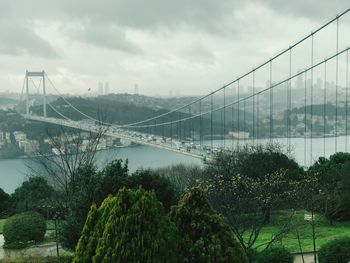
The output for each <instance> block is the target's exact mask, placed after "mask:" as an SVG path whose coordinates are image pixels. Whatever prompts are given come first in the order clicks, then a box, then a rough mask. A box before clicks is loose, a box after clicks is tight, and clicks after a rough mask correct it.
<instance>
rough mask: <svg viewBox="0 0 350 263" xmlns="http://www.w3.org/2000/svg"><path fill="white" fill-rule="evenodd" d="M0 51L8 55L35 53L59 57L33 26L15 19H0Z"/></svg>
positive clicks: (41, 55) (35, 54)
mask: <svg viewBox="0 0 350 263" xmlns="http://www.w3.org/2000/svg"><path fill="white" fill-rule="evenodd" d="M0 35H1V39H2V40H1V42H0V53H2V54H6V55H16V56H18V55H23V54H28V55H34V56H39V57H45V58H57V57H59V56H58V53H57V52H56V51H55V50H54V48H53V47H52V46H51V45H50V43H49V42H47V41H46V40H45V39H43V38H41V37H40V36H38V35H37V34H36V33H35V32H34V30H33V28H31V27H29V26H28V27H27V26H24V25H21V24H17V23H16V22H15V21H9V22H4V21H0Z"/></svg>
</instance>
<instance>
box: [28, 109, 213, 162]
mask: <svg viewBox="0 0 350 263" xmlns="http://www.w3.org/2000/svg"><path fill="white" fill-rule="evenodd" d="M22 116H23V117H24V118H25V119H27V120H31V121H40V122H45V123H51V124H56V125H61V126H65V127H70V128H77V129H80V130H84V131H89V132H94V133H97V132H99V131H101V128H102V129H104V128H106V131H105V135H106V136H110V137H114V138H120V139H125V140H130V141H131V142H134V143H138V144H142V145H148V146H152V147H156V148H160V149H165V150H169V151H172V152H176V153H180V154H184V155H188V156H191V157H194V158H199V159H204V158H207V159H208V158H210V156H211V154H212V152H214V151H218V150H219V148H214V149H211V147H208V146H201V145H199V144H194V143H191V142H181V141H179V140H176V139H171V138H163V137H161V136H157V135H150V134H146V133H141V132H135V131H131V130H127V129H121V128H119V127H115V126H98V125H95V124H90V123H86V122H84V121H73V120H64V119H57V118H51V117H41V116H35V115H28V114H22Z"/></svg>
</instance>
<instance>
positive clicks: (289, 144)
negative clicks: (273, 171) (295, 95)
mask: <svg viewBox="0 0 350 263" xmlns="http://www.w3.org/2000/svg"><path fill="white" fill-rule="evenodd" d="M287 105H288V115H287V117H288V152H289V153H290V151H291V142H290V140H291V129H292V127H291V114H292V48H290V49H289V82H288V103H287Z"/></svg>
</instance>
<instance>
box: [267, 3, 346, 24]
mask: <svg viewBox="0 0 350 263" xmlns="http://www.w3.org/2000/svg"><path fill="white" fill-rule="evenodd" d="M263 2H264V3H266V4H268V5H269V6H270V8H272V9H274V10H276V11H278V12H281V11H282V12H283V13H284V14H292V15H293V16H297V17H306V18H309V19H316V20H327V19H330V18H331V17H335V15H336V14H340V13H341V12H343V11H344V10H346V9H348V8H349V7H350V6H349V0H332V1H320V0H303V1H281V0H264V1H263Z"/></svg>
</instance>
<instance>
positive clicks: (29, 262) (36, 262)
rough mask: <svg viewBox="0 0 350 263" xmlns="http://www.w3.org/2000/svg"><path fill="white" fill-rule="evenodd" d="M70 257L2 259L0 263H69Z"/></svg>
mask: <svg viewBox="0 0 350 263" xmlns="http://www.w3.org/2000/svg"><path fill="white" fill-rule="evenodd" d="M72 260H73V258H72V257H71V256H61V257H24V258H16V259H3V260H0V262H1V263H71V262H72Z"/></svg>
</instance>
